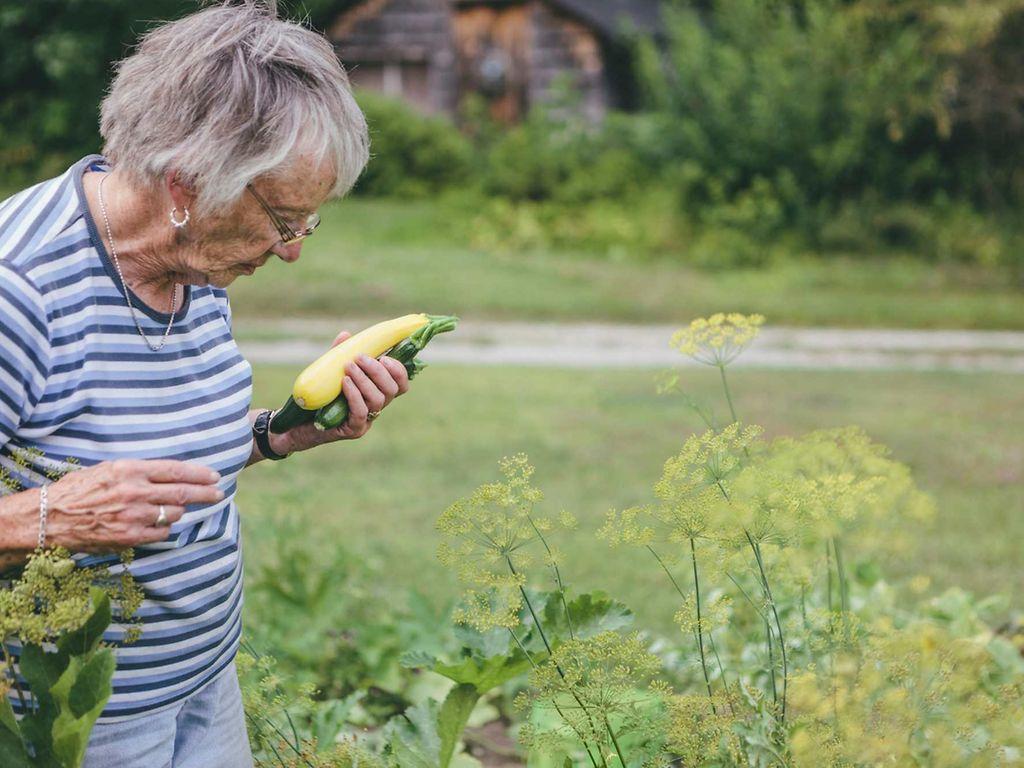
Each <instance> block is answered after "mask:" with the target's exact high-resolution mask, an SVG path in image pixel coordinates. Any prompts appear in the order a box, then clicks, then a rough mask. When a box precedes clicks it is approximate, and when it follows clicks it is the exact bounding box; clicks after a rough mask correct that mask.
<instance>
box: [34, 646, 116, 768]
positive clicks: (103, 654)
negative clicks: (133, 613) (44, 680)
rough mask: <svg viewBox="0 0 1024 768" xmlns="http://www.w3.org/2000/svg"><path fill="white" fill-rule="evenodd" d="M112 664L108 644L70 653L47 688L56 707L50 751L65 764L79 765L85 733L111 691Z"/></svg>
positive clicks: (87, 739) (83, 749) (89, 729)
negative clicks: (99, 647)
mask: <svg viewBox="0 0 1024 768" xmlns="http://www.w3.org/2000/svg"><path fill="white" fill-rule="evenodd" d="M114 666H115V660H114V652H113V651H111V650H110V649H109V648H104V649H102V650H99V651H96V652H94V653H90V654H88V655H86V656H72V657H71V661H70V663H69V664H68V668H67V669H66V670H64V674H62V675H61V676H60V679H59V680H58V681H57V682H56V683H55V684H54V685H53V686H52V687H51V688H50V693H51V694H52V696H53V699H54V701H55V702H56V704H57V706H58V708H59V710H60V714H58V715H57V719H56V720H54V722H53V753H54V755H55V756H56V757H57V759H58V760H59V761H60V763H61V765H64V766H67V768H76V767H77V766H79V765H81V763H82V760H83V758H84V757H85V748H86V746H87V745H88V743H89V734H90V733H91V732H92V727H93V725H94V724H95V722H96V718H98V717H99V716H100V713H101V712H102V711H103V707H104V706H106V703H107V700H108V699H109V698H110V694H111V692H112V686H111V679H112V678H113V676H114ZM73 700H74V703H73Z"/></svg>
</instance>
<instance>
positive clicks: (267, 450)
mask: <svg viewBox="0 0 1024 768" xmlns="http://www.w3.org/2000/svg"><path fill="white" fill-rule="evenodd" d="M273 415H274V412H273V411H260V412H259V415H257V416H256V421H254V422H253V423H252V437H253V439H254V440H255V441H256V447H257V448H259V449H260V453H261V454H263V458H264V459H270V460H271V461H280V460H281V459H287V458H288V456H289V455H290V454H287V453H285V454H281V453H278V452H277V451H275V450H274V449H273V448H271V447H270V417H271V416H273Z"/></svg>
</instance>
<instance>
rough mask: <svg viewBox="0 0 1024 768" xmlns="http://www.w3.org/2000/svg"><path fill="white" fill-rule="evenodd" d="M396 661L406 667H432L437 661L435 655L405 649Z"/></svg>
mask: <svg viewBox="0 0 1024 768" xmlns="http://www.w3.org/2000/svg"><path fill="white" fill-rule="evenodd" d="M398 663H399V664H401V665H402V666H403V667H405V668H406V669H433V668H434V664H436V663H437V657H436V656H434V654H432V653H427V652H426V651H406V652H405V653H403V654H402V656H401V658H399V660H398Z"/></svg>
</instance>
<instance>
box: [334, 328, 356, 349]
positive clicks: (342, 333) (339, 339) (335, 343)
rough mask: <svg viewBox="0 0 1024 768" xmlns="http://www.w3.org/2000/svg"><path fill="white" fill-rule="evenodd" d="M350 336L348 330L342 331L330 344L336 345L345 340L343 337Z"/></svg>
mask: <svg viewBox="0 0 1024 768" xmlns="http://www.w3.org/2000/svg"><path fill="white" fill-rule="evenodd" d="M351 336H352V334H351V333H349V332H348V331H342V332H341V333H339V334H338V335H337V336H335V337H334V341H332V342H331V346H332V347H336V346H338V345H339V344H341V342H343V341H345V339H348V338H350V337H351Z"/></svg>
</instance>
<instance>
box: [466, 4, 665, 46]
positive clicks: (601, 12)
mask: <svg viewBox="0 0 1024 768" xmlns="http://www.w3.org/2000/svg"><path fill="white" fill-rule="evenodd" d="M543 1H544V2H546V3H547V4H548V5H550V6H552V7H554V8H557V9H559V10H561V11H563V12H565V13H568V14H570V15H572V16H575V17H576V18H577V19H579V20H580V21H582V22H584V23H585V24H587V25H588V26H590V27H592V28H593V29H595V30H597V31H598V32H600V33H601V34H603V35H604V36H605V37H609V38H618V37H623V36H624V35H625V34H628V32H630V31H632V30H636V31H638V32H644V33H646V34H654V35H656V34H657V33H658V31H659V25H660V18H661V14H660V6H661V0H543ZM516 2H521V0H454V3H455V5H459V6H468V5H512V4H515V3H516Z"/></svg>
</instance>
